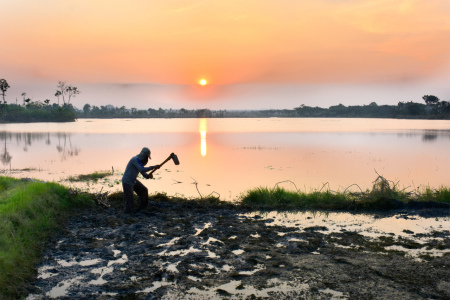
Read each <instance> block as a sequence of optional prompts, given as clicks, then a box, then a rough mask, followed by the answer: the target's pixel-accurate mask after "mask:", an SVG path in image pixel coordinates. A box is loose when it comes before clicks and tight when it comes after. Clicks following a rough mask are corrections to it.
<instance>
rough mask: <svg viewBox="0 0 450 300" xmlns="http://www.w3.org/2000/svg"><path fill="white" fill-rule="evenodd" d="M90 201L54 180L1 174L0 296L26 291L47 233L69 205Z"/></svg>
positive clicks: (17, 295) (56, 226) (59, 223)
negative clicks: (24, 179) (41, 180)
mask: <svg viewBox="0 0 450 300" xmlns="http://www.w3.org/2000/svg"><path fill="white" fill-rule="evenodd" d="M90 203H93V201H92V200H91V199H90V198H89V197H87V196H83V195H79V196H72V195H71V194H70V192H69V190H68V188H66V187H63V186H61V185H59V184H56V183H42V182H28V181H27V182H25V181H21V180H17V179H13V178H8V177H0V299H11V298H12V299H16V298H20V296H23V295H25V294H26V290H25V289H26V283H27V282H29V280H30V279H32V278H33V276H35V270H36V269H35V266H36V263H38V262H39V260H40V257H41V253H42V250H43V249H44V247H45V244H46V242H47V241H48V238H49V236H51V234H53V233H55V231H57V229H59V228H61V226H62V224H64V220H65V219H66V217H67V215H68V213H69V212H70V210H71V209H72V208H75V207H81V206H86V205H89V204H90Z"/></svg>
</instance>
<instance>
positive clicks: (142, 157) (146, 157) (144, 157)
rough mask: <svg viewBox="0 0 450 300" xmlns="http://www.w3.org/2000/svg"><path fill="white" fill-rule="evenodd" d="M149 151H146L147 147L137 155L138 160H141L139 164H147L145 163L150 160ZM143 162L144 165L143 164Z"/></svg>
mask: <svg viewBox="0 0 450 300" xmlns="http://www.w3.org/2000/svg"><path fill="white" fill-rule="evenodd" d="M150 154H151V152H150V149H148V148H147V147H144V148H142V150H141V153H139V154H138V157H139V159H140V160H141V162H142V163H143V164H144V165H145V164H146V163H147V161H148V160H149V159H152V158H151V157H150ZM144 162H145V163H144Z"/></svg>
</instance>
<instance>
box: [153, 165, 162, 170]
mask: <svg viewBox="0 0 450 300" xmlns="http://www.w3.org/2000/svg"><path fill="white" fill-rule="evenodd" d="M159 168H161V165H154V166H153V169H155V170H158V169H159Z"/></svg>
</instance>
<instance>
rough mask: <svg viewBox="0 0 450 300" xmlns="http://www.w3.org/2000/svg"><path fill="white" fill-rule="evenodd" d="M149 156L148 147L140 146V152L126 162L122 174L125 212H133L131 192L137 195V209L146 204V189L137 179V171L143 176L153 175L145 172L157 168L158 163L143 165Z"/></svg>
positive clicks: (147, 177)
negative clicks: (148, 165)
mask: <svg viewBox="0 0 450 300" xmlns="http://www.w3.org/2000/svg"><path fill="white" fill-rule="evenodd" d="M149 159H151V157H150V149H148V148H147V147H144V148H142V150H141V153H139V154H138V155H136V156H133V157H132V158H131V159H130V161H129V162H128V165H127V167H126V168H125V172H124V173H123V176H122V186H123V195H124V197H125V213H128V214H129V213H133V212H134V202H133V192H136V194H137V195H138V196H139V200H140V204H139V208H138V211H139V210H141V209H144V208H146V207H147V205H148V189H147V188H146V187H145V186H144V185H143V184H142V183H141V182H140V181H139V180H137V179H136V178H137V176H138V175H139V173H141V174H142V176H144V178H146V179H149V178H153V175H151V174H150V175H148V174H147V172H148V171H150V170H153V169H156V170H157V169H159V168H160V167H161V166H160V165H154V166H150V167H144V166H145V165H146V164H147V162H148V160H149Z"/></svg>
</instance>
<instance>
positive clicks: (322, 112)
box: [77, 95, 450, 119]
mask: <svg viewBox="0 0 450 300" xmlns="http://www.w3.org/2000/svg"><path fill="white" fill-rule="evenodd" d="M423 99H424V101H425V104H422V103H415V102H399V103H398V104H397V105H378V104H377V103H375V102H372V103H370V104H369V105H354V106H345V105H343V104H339V105H335V106H330V107H329V108H321V107H317V106H316V107H311V106H306V105H303V104H302V105H301V106H299V107H296V108H294V109H269V110H210V109H194V110H188V109H184V108H182V109H179V110H176V109H162V108H159V109H153V108H149V109H147V110H139V109H136V108H131V109H127V108H126V107H125V106H122V107H120V108H119V107H114V106H112V105H106V106H100V107H98V106H91V105H90V104H86V105H85V106H84V107H83V110H77V117H78V118H270V117H279V118H296V117H301V118H397V119H450V103H449V102H448V101H440V100H439V99H438V98H437V97H435V96H429V95H425V96H423Z"/></svg>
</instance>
